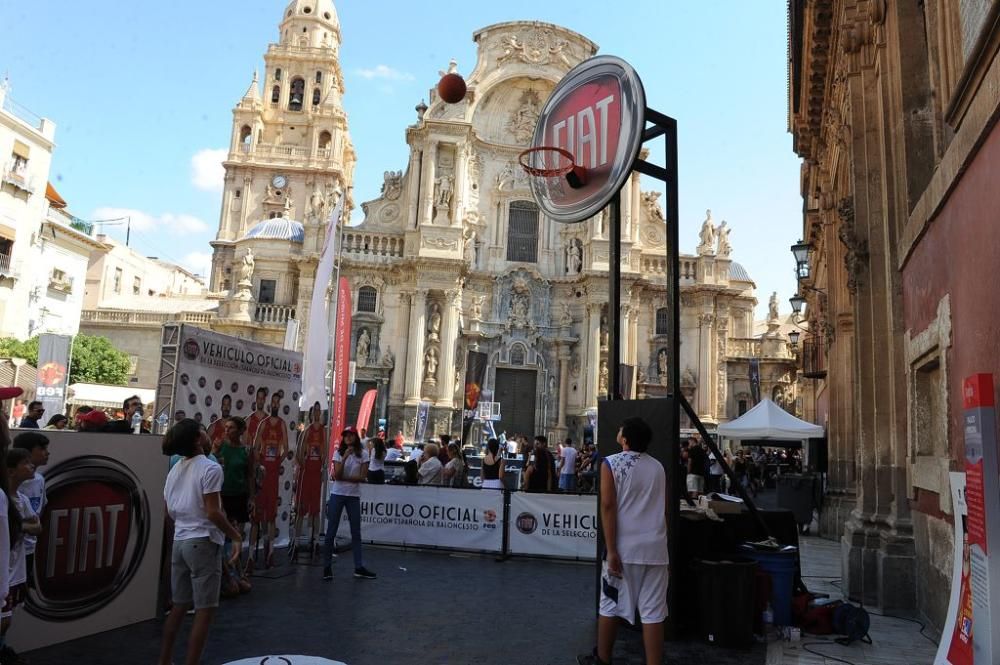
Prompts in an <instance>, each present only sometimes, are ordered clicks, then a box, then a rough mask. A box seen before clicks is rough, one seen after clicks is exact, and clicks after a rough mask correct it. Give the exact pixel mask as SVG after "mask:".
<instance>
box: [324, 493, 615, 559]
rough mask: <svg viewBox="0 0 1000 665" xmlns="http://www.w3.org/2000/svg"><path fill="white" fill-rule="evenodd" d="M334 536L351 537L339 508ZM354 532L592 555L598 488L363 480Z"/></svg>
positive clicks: (435, 543)
mask: <svg viewBox="0 0 1000 665" xmlns="http://www.w3.org/2000/svg"><path fill="white" fill-rule="evenodd" d="M508 497H509V498H508ZM506 501H509V505H507V506H505V502H506ZM337 536H338V537H339V538H345V539H348V540H349V539H350V537H351V532H350V524H349V523H348V520H347V511H346V510H345V511H344V513H343V514H342V516H341V520H340V524H339V527H338V530H337ZM361 538H362V540H364V541H365V542H368V543H373V544H378V545H403V546H411V547H441V548H445V549H456V550H470V551H478V552H494V553H497V554H501V553H503V554H515V555H529V556H550V557H560V558H571V559H585V560H594V559H595V558H596V556H597V496H596V495H593V494H579V495H578V494H535V493H527V492H507V491H498V490H467V489H452V488H448V487H424V486H404V485H362V486H361Z"/></svg>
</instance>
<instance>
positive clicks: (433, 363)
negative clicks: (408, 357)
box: [424, 346, 438, 383]
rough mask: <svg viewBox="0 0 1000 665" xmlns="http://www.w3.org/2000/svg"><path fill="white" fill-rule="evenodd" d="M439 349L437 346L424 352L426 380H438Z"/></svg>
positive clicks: (429, 381)
mask: <svg viewBox="0 0 1000 665" xmlns="http://www.w3.org/2000/svg"><path fill="white" fill-rule="evenodd" d="M437 369H438V351H437V349H436V348H435V347H433V346H432V347H431V348H429V349H427V352H426V353H425V354H424V381H426V382H427V383H435V382H436V381H437Z"/></svg>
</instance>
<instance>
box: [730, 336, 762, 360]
mask: <svg viewBox="0 0 1000 665" xmlns="http://www.w3.org/2000/svg"><path fill="white" fill-rule="evenodd" d="M760 354H761V343H760V338H759V337H730V338H729V339H728V340H727V343H726V355H727V356H728V357H730V358H760Z"/></svg>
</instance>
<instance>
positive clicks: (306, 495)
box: [295, 402, 329, 553]
mask: <svg viewBox="0 0 1000 665" xmlns="http://www.w3.org/2000/svg"><path fill="white" fill-rule="evenodd" d="M328 440H329V436H327V433H326V426H325V425H324V424H323V407H322V406H320V403H319V402H316V403H314V404H313V405H312V408H311V409H309V426H308V427H306V428H305V429H304V430H302V432H301V434H300V435H299V446H298V449H297V450H296V460H295V462H296V464H297V465H298V467H299V478H298V480H299V482H298V492H297V494H296V505H297V506H298V509H297V511H296V518H295V533H296V534H299V533H302V518H304V517H308V518H309V525H310V529H311V535H310V537H309V552H310V553H312V552H314V551H315V549H316V547H318V541H317V537H318V535H319V527H320V523H321V522H322V520H321V519H320V513H321V508H322V506H323V496H322V495H323V477H324V475H325V474H324V472H323V469H324V467H325V463H326V459H327V448H326V446H327V441H328Z"/></svg>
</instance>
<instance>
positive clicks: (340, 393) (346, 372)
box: [329, 277, 351, 469]
mask: <svg viewBox="0 0 1000 665" xmlns="http://www.w3.org/2000/svg"><path fill="white" fill-rule="evenodd" d="M350 364H351V286H350V284H348V282H347V278H346V277H341V278H340V282H338V284H337V323H336V329H335V331H334V337H333V389H332V390H331V394H330V400H331V413H330V449H329V450H330V460H331V464H330V468H331V469H332V468H333V464H332V460H333V454H334V453H335V452H337V448H338V447H339V446H340V433H341V432H343V431H344V428H345V427H347V383H348V380H349V378H350Z"/></svg>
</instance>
